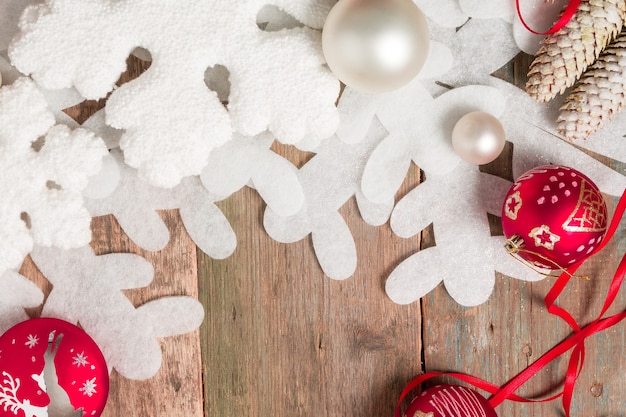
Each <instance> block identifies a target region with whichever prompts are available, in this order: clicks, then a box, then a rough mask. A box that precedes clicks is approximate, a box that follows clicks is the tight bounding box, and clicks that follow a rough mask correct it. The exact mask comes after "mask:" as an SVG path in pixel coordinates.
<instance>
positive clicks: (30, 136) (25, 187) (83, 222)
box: [0, 78, 107, 272]
mask: <svg viewBox="0 0 626 417" xmlns="http://www.w3.org/2000/svg"><path fill="white" fill-rule="evenodd" d="M54 123H55V121H54V116H53V115H52V113H51V112H50V111H49V110H48V108H47V104H46V102H45V100H44V98H43V96H42V94H41V92H40V91H39V90H38V89H37V88H36V87H35V85H34V83H33V82H32V81H30V80H28V79H26V78H20V79H18V80H16V81H15V82H14V83H13V84H11V85H10V86H6V87H3V88H2V89H0V163H1V165H2V167H3V171H4V172H3V182H2V183H0V192H1V194H2V195H3V196H4V197H5V199H4V200H3V201H2V202H1V203H0V222H1V224H2V229H1V230H0V234H1V235H2V236H1V239H0V241H1V242H2V245H3V246H6V249H7V250H6V251H3V252H2V253H3V255H2V257H1V259H0V272H1V271H4V270H6V269H7V268H12V267H16V266H18V265H19V263H20V262H21V260H22V258H23V257H24V256H25V255H26V254H27V253H28V252H29V251H30V250H31V249H32V245H33V242H37V243H38V244H42V245H55V246H59V247H63V248H69V247H77V246H81V245H85V244H87V243H88V242H89V240H90V239H91V231H90V229H89V222H90V220H91V217H90V216H89V214H88V212H87V211H86V209H85V208H84V207H83V202H82V196H81V194H80V190H81V189H82V188H84V187H85V186H86V184H87V181H88V180H87V178H88V177H89V176H90V175H93V174H95V173H96V172H97V171H98V170H99V169H100V166H101V160H102V158H103V157H104V156H105V155H106V154H107V149H106V147H105V146H104V143H103V142H102V141H101V140H100V139H99V138H96V137H95V136H94V135H93V134H91V133H90V132H88V131H87V130H85V129H76V130H74V131H70V130H69V128H67V127H66V126H61V125H58V126H53V125H54Z"/></svg>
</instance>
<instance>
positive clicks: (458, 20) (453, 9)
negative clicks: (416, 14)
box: [413, 0, 469, 28]
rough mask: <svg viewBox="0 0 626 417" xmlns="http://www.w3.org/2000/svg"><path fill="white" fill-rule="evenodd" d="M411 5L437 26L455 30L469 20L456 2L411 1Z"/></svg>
mask: <svg viewBox="0 0 626 417" xmlns="http://www.w3.org/2000/svg"><path fill="white" fill-rule="evenodd" d="M413 3H415V4H416V5H417V7H419V8H420V10H422V12H424V14H425V15H426V16H427V17H428V18H429V19H431V20H432V21H433V22H434V23H436V24H437V25H441V26H445V27H451V28H456V27H459V26H462V25H463V23H465V22H466V21H467V19H468V18H469V16H468V15H467V14H465V12H463V10H462V9H461V6H460V5H459V2H458V0H438V1H431V0H413Z"/></svg>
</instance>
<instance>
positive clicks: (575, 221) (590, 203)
mask: <svg viewBox="0 0 626 417" xmlns="http://www.w3.org/2000/svg"><path fill="white" fill-rule="evenodd" d="M605 207H606V206H605V203H604V199H603V198H602V195H601V194H600V193H599V192H598V191H597V190H596V189H595V188H593V187H591V186H590V185H589V184H588V183H587V181H585V180H582V182H581V184H580V195H579V196H578V202H577V203H576V207H575V208H574V210H572V213H571V214H570V215H569V217H568V218H567V220H565V223H563V230H567V231H568V232H603V231H604V230H605V229H606V209H605Z"/></svg>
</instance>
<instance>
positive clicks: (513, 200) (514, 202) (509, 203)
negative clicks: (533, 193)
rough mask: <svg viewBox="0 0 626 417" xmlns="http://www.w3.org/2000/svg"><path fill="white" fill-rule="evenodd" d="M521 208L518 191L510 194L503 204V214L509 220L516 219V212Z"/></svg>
mask: <svg viewBox="0 0 626 417" xmlns="http://www.w3.org/2000/svg"><path fill="white" fill-rule="evenodd" d="M521 208H522V196H521V195H520V193H519V191H516V192H515V193H513V194H511V195H510V196H509V198H507V199H506V203H505V204H504V214H505V215H506V217H508V218H509V219H511V220H515V219H517V213H518V212H519V209H521Z"/></svg>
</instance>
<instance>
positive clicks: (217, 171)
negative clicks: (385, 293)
mask: <svg viewBox="0 0 626 417" xmlns="http://www.w3.org/2000/svg"><path fill="white" fill-rule="evenodd" d="M273 141H274V138H273V136H272V135H271V134H268V133H264V134H261V135H258V136H255V137H246V136H241V135H235V136H234V137H233V139H232V140H231V141H230V142H228V143H226V144H224V145H222V146H220V147H219V148H216V149H215V150H214V151H213V152H211V155H210V156H209V163H208V164H207V166H206V168H205V169H204V170H203V171H202V174H201V175H200V178H201V179H202V183H203V184H204V186H205V187H206V188H207V190H209V191H210V192H211V193H213V194H215V195H218V196H223V197H227V196H230V195H231V194H233V193H234V192H236V191H238V190H239V189H241V188H242V187H243V186H245V185H247V184H248V183H250V181H251V182H252V185H253V186H254V188H255V189H256V190H257V191H258V193H259V195H260V196H261V197H262V198H263V200H264V201H265V202H266V203H267V205H269V206H270V207H271V208H272V210H274V211H275V212H276V213H277V214H279V215H281V216H290V215H292V214H296V213H297V212H298V211H299V210H300V208H301V207H302V204H304V193H303V191H302V186H301V185H300V181H299V180H298V177H297V176H296V167H295V166H294V165H293V164H292V163H291V162H289V161H287V160H286V159H285V158H283V157H282V156H280V155H278V154H276V153H275V152H273V151H272V150H270V146H271V145H272V142H273Z"/></svg>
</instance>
